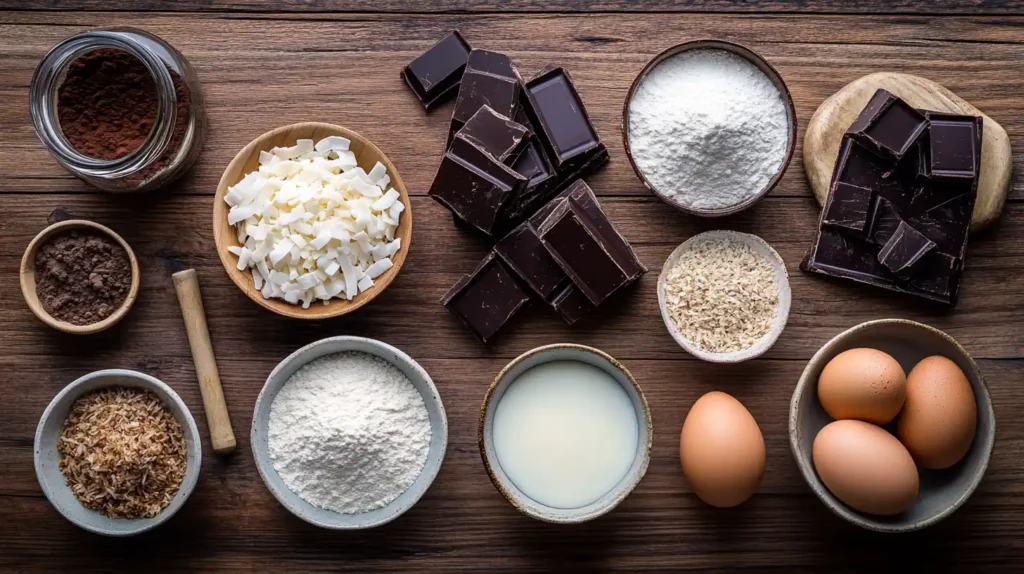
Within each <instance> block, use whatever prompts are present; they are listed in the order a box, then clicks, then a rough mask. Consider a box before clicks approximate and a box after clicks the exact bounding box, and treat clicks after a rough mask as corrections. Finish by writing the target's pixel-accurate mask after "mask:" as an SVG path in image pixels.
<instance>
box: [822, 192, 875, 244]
mask: <svg viewBox="0 0 1024 574" xmlns="http://www.w3.org/2000/svg"><path fill="white" fill-rule="evenodd" d="M872 196H873V193H872V191H871V190H870V189H869V188H866V187H858V186H856V185H851V184H849V183H843V182H841V181H840V182H837V183H836V184H835V185H834V186H833V187H832V193H830V194H829V199H828V201H827V202H826V204H825V216H824V217H823V218H822V220H821V223H822V225H828V226H831V227H842V228H845V229H849V230H851V231H858V232H864V231H866V230H867V228H868V227H869V225H868V214H869V212H870V209H871V198H872Z"/></svg>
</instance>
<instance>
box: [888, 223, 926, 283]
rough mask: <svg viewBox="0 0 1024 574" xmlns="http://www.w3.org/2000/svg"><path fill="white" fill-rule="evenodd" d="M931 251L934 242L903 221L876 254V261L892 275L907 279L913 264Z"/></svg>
mask: <svg viewBox="0 0 1024 574" xmlns="http://www.w3.org/2000/svg"><path fill="white" fill-rule="evenodd" d="M933 249H935V242H934V241H932V240H931V239H928V238H927V237H925V236H924V235H923V234H922V233H921V232H920V231H918V230H916V229H914V228H913V227H911V226H909V225H907V222H905V221H904V222H902V223H900V226H899V227H898V228H896V233H894V234H893V235H892V237H890V238H889V241H888V242H887V243H886V244H885V245H884V246H882V249H881V251H879V252H878V261H879V263H881V264H882V265H885V267H886V269H888V270H889V271H890V272H891V273H892V274H893V275H896V276H897V277H909V275H908V273H909V272H910V271H911V269H912V268H913V266H914V264H916V263H917V262H918V261H920V260H921V258H922V257H924V256H925V255H926V254H927V253H928V252H930V251H932V250H933Z"/></svg>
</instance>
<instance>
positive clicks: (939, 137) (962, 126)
mask: <svg viewBox="0 0 1024 574" xmlns="http://www.w3.org/2000/svg"><path fill="white" fill-rule="evenodd" d="M927 117H928V121H929V122H930V123H931V126H930V128H929V133H928V138H929V145H928V147H927V150H928V153H927V154H926V155H927V158H928V161H927V162H925V165H926V166H927V175H928V176H929V177H931V178H933V179H968V180H970V179H973V178H975V177H977V175H978V169H980V167H981V129H982V119H981V118H980V117H976V116H961V115H952V114H939V113H936V112H928V113H927Z"/></svg>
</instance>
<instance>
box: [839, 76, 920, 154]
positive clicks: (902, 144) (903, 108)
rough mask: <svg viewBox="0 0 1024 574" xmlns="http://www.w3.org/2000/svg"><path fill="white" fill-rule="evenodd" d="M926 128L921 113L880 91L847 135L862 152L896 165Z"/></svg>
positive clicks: (872, 98)
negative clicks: (870, 153) (858, 145)
mask: <svg viewBox="0 0 1024 574" xmlns="http://www.w3.org/2000/svg"><path fill="white" fill-rule="evenodd" d="M927 127H928V119H927V118H926V117H925V116H924V114H922V113H921V112H919V111H917V110H915V109H914V108H912V107H911V106H910V105H908V104H907V103H906V102H904V101H903V100H901V99H899V98H897V97H896V96H894V95H892V94H891V93H889V92H887V91H886V90H882V89H879V90H878V91H876V92H875V94H874V95H873V96H872V97H871V100H869V101H868V105H867V106H866V107H865V108H864V111H862V112H861V113H860V115H859V116H857V119H855V120H854V122H853V124H851V125H850V129H849V130H848V131H847V132H846V133H847V134H849V136H850V137H851V138H852V139H853V140H854V141H855V142H857V143H858V144H860V145H861V146H863V147H864V148H865V149H867V150H869V151H871V152H873V153H875V154H877V155H879V156H881V157H883V158H885V159H888V160H891V161H893V162H898V161H899V160H900V159H902V158H903V156H904V154H906V153H907V152H908V151H909V150H910V149H911V147H912V146H913V145H914V143H915V142H916V141H917V139H918V138H919V137H920V136H921V134H923V133H924V131H925V129H927Z"/></svg>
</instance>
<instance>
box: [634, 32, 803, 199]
mask: <svg viewBox="0 0 1024 574" xmlns="http://www.w3.org/2000/svg"><path fill="white" fill-rule="evenodd" d="M796 124H797V122H796V109H795V108H794V106H793V100H792V98H791V97H790V95H789V90H788V89H787V88H786V84H785V82H783V81H782V77H781V76H780V75H779V74H778V72H776V71H775V69H774V68H772V66H771V65H770V64H769V63H768V62H767V61H765V60H764V59H763V58H761V57H760V56H758V55H757V54H755V53H754V52H753V51H751V50H749V49H747V48H745V47H743V46H740V45H738V44H733V43H731V42H723V41H719V40H698V41H694V42H686V43H684V44H679V45H677V46H673V47H671V48H669V49H667V50H665V51H664V52H662V53H661V54H658V55H657V56H655V57H654V58H653V59H652V60H651V61H650V62H649V63H648V64H647V66H645V67H644V69H643V70H642V71H641V72H640V74H639V75H638V76H637V78H636V80H635V81H634V82H633V85H632V87H630V90H629V95H628V96H627V97H626V103H625V106H624V110H623V117H622V138H623V142H624V144H625V147H626V156H627V157H628V158H629V161H630V164H631V165H632V166H633V170H634V171H635V172H636V174H637V176H638V177H639V178H640V180H641V181H642V182H643V183H644V185H645V186H647V188H648V189H650V190H651V191H652V192H653V193H654V194H655V195H656V196H658V197H659V198H661V199H662V200H663V201H665V202H666V203H668V204H669V205H672V206H673V207H676V208H677V209H679V210H681V211H684V212H686V213H691V214H694V215H700V216H705V217H717V216H723V215H730V214H733V213H736V212H738V211H741V210H743V209H746V208H748V207H750V206H751V205H753V204H754V203H755V202H756V201H757V200H758V199H760V198H761V197H763V196H764V195H765V194H767V193H768V192H769V191H771V190H772V188H774V187H775V185H776V184H777V183H778V182H779V180H780V179H781V178H782V175H783V173H785V171H786V167H787V166H788V165H789V162H790V160H791V159H792V157H793V148H794V146H795V144H796Z"/></svg>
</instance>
